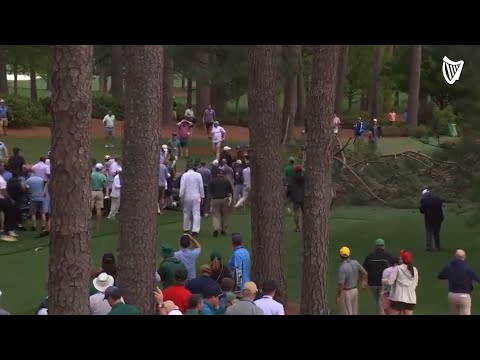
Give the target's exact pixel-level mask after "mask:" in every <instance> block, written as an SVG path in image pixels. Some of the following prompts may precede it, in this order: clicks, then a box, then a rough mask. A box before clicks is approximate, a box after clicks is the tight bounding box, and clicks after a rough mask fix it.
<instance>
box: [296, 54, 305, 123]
mask: <svg viewBox="0 0 480 360" xmlns="http://www.w3.org/2000/svg"><path fill="white" fill-rule="evenodd" d="M298 46H300V56H299V60H298V65H299V67H298V78H297V97H298V98H297V115H296V116H295V123H294V124H295V126H303V125H304V117H305V76H304V68H303V55H302V45H298Z"/></svg>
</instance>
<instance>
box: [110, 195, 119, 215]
mask: <svg viewBox="0 0 480 360" xmlns="http://www.w3.org/2000/svg"><path fill="white" fill-rule="evenodd" d="M118 209H120V198H119V197H118V198H112V197H111V198H110V213H109V214H108V218H109V219H114V218H115V216H116V215H117V214H118Z"/></svg>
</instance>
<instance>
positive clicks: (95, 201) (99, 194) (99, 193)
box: [90, 163, 107, 231]
mask: <svg viewBox="0 0 480 360" xmlns="http://www.w3.org/2000/svg"><path fill="white" fill-rule="evenodd" d="M102 169H103V165H102V164H100V163H98V164H96V165H95V171H93V172H92V174H91V175H90V185H91V188H92V195H91V202H92V209H95V215H96V222H97V231H98V230H100V222H101V221H102V209H103V202H104V200H103V198H104V196H103V190H104V189H105V186H106V184H107V177H106V176H105V175H104V174H103V173H102Z"/></svg>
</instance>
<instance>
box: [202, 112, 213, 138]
mask: <svg viewBox="0 0 480 360" xmlns="http://www.w3.org/2000/svg"><path fill="white" fill-rule="evenodd" d="M215 117H216V116H215V110H213V109H212V105H208V107H207V108H206V109H205V112H204V113H203V124H204V125H205V129H206V131H207V136H208V138H209V139H210V131H211V130H212V126H213V122H214V121H215Z"/></svg>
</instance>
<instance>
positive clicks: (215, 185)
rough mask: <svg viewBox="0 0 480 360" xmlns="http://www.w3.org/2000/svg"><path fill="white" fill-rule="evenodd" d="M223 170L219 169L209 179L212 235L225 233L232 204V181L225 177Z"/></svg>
mask: <svg viewBox="0 0 480 360" xmlns="http://www.w3.org/2000/svg"><path fill="white" fill-rule="evenodd" d="M224 174H225V173H224V171H223V170H220V171H219V172H218V173H217V175H216V176H215V177H214V178H213V180H212V181H210V185H209V188H210V194H211V196H212V226H213V237H217V236H218V232H219V231H220V232H221V234H222V235H225V234H226V233H227V228H228V215H229V212H230V206H231V205H232V197H233V187H232V183H231V182H230V181H229V180H228V179H226V178H225V176H224Z"/></svg>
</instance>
